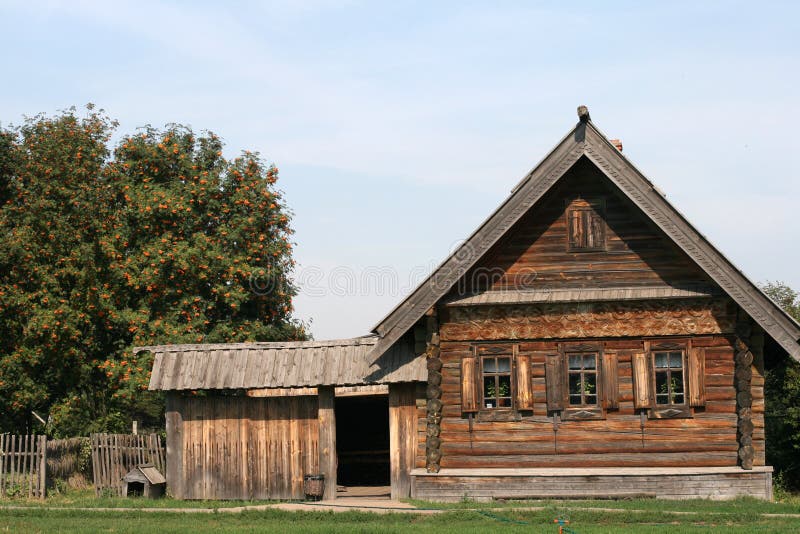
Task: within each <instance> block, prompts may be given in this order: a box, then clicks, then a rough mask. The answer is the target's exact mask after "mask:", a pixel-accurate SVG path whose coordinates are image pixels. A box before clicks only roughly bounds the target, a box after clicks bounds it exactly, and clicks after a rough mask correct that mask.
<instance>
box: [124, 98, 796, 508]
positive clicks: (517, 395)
mask: <svg viewBox="0 0 800 534" xmlns="http://www.w3.org/2000/svg"><path fill="white" fill-rule="evenodd" d="M580 116H581V119H580V121H579V122H578V124H577V125H576V126H575V127H574V128H573V129H572V130H571V131H570V132H569V133H568V134H567V135H566V136H565V137H564V138H563V139H562V140H561V141H560V142H559V143H558V145H557V146H556V147H555V148H554V149H553V150H552V151H551V152H550V153H549V154H548V155H547V156H546V157H545V158H544V159H543V160H542V162H541V163H540V164H539V165H538V166H537V167H536V168H535V169H533V170H532V171H531V172H530V173H529V174H528V175H527V176H525V178H524V179H523V180H522V181H521V182H520V183H518V184H517V185H516V186H515V187H514V189H513V190H512V193H511V195H510V196H509V197H508V198H507V199H506V200H505V201H504V202H503V203H502V204H501V206H500V207H499V208H498V209H497V210H496V211H495V212H494V213H492V214H491V215H490V216H489V218H488V219H487V220H486V221H485V222H484V223H483V224H482V225H481V226H480V227H479V228H478V229H477V230H476V231H475V232H474V233H473V234H472V235H471V236H470V237H469V239H467V240H466V241H465V242H464V244H463V245H462V246H461V247H460V248H459V249H458V250H456V251H455V252H454V253H453V254H452V255H451V256H450V257H448V258H447V259H446V260H445V261H444V262H443V263H442V265H441V266H440V267H439V268H438V269H436V270H435V271H434V272H433V273H432V274H431V276H430V277H429V278H428V279H427V280H425V281H424V282H423V283H422V284H421V285H420V286H419V287H418V288H417V289H415V290H414V291H413V292H412V293H411V294H410V295H409V296H408V297H407V298H405V299H404V300H403V301H402V302H401V303H400V304H399V305H398V306H397V307H396V308H395V309H394V310H392V311H391V313H389V315H387V316H386V317H385V318H384V319H382V320H381V321H380V322H379V323H378V324H377V325H376V326H375V328H374V329H373V332H372V335H371V336H370V337H364V338H356V339H352V340H343V341H332V342H303V343H287V344H270V343H267V344H259V343H254V344H244V345H196V346H172V347H171V346H165V347H149V348H143V349H140V350H145V349H146V350H151V351H152V352H154V353H155V355H156V358H155V364H154V370H153V376H152V381H151V384H150V387H151V388H152V389H161V390H167V391H168V401H167V402H168V408H167V434H168V446H167V463H168V472H167V480H168V482H169V484H170V486H171V487H172V488H173V492H174V493H175V495H176V496H178V497H184V498H254V497H257V498H287V497H292V498H298V497H299V496H301V493H302V477H303V475H304V474H308V473H314V472H321V473H324V474H325V475H326V477H327V478H326V482H327V484H329V486H328V488H329V491H328V493H327V494H326V497H328V498H330V497H333V496H334V495H335V492H334V488H335V484H336V483H337V480H338V481H339V482H342V481H343V480H345V479H346V478H347V477H353V476H355V474H356V473H358V471H359V469H358V468H357V467H355V466H354V465H353V464H349V465H350V467H351V469H350V470H349V471H348V472H346V473H345V472H344V471H342V470H341V469H340V470H339V472H338V473H337V469H336V464H337V459H338V463H339V465H340V466H342V465H348V462H349V461H351V460H352V459H353V458H360V459H370V458H371V459H373V460H375V461H376V462H377V461H378V458H379V457H380V454H382V452H381V451H384V450H386V449H384V447H388V450H387V454H388V457H389V458H388V468H387V469H388V471H390V476H389V477H388V478H390V483H391V494H392V496H393V497H395V498H398V497H406V496H409V495H411V496H414V497H418V498H424V499H433V500H457V499H461V498H463V497H464V496H468V497H471V498H475V499H491V498H514V497H517V498H521V497H572V496H611V495H616V496H626V495H653V496H657V497H664V498H680V497H693V496H697V497H713V498H729V497H734V496H737V495H752V496H756V497H762V498H771V491H772V490H771V472H772V469H771V468H770V467H769V466H767V465H766V463H765V456H764V453H765V448H764V440H765V436H764V410H765V406H764V362H765V359H766V358H770V357H777V356H779V355H780V353H788V354H789V355H790V356H791V357H793V358H795V359H800V343H798V341H799V340H800V325H798V324H797V323H796V322H795V321H794V320H793V319H792V318H791V317H789V316H788V315H787V314H785V313H784V312H783V311H782V310H781V309H780V308H779V307H778V306H777V305H776V304H775V303H774V302H773V301H771V300H770V299H769V298H768V297H767V296H765V295H764V294H763V293H762V292H761V291H760V290H759V289H758V288H757V287H756V286H755V285H754V284H753V283H752V282H751V281H750V280H748V279H747V278H746V277H745V276H744V275H743V274H742V273H741V271H739V270H738V269H737V268H736V267H734V266H733V265H732V264H731V263H730V261H728V260H727V259H726V258H725V257H724V256H723V255H722V254H721V253H720V252H719V251H718V250H717V249H716V248H715V247H714V246H713V245H712V244H711V243H709V242H708V240H706V238H705V237H704V236H703V235H702V234H700V233H699V232H698V231H697V230H696V229H695V228H694V227H693V226H692V225H691V224H690V223H689V222H688V221H687V220H686V219H685V218H684V217H683V216H682V215H681V214H680V213H679V212H678V211H677V210H676V209H675V208H674V207H673V206H672V205H671V204H670V203H669V202H668V201H667V199H666V197H665V196H664V194H663V193H661V192H660V191H659V190H658V189H656V187H655V186H654V185H653V184H652V183H651V182H650V181H649V180H648V179H647V178H645V177H644V175H643V174H642V173H641V172H640V171H639V170H637V169H636V168H635V167H634V166H633V164H632V163H631V162H630V161H629V160H628V159H627V158H626V157H625V156H624V155H623V154H622V152H621V150H620V149H619V148H618V147H617V146H615V145H614V144H612V143H611V142H609V141H608V139H607V138H606V137H605V136H604V135H603V134H602V133H601V132H600V131H599V130H598V129H597V127H596V126H595V125H594V124H593V123H592V122H591V120H590V119H589V117H588V112H584V113H581V114H580ZM731 216H737V215H736V214H732V215H731ZM345 388H347V389H345ZM191 391H201V392H202V393H201V394H199V395H194V394H192V393H190V392H191ZM367 393H372V395H367ZM354 394H355V395H356V396H351V397H346V396H345V395H354ZM379 398H382V400H380V401H378V399H379ZM346 399H350V400H349V401H346ZM381 414H383V415H381ZM342 421H347V422H348V424H349V425H350V426H349V427H348V426H346V425H339V424H337V422H342ZM387 429H388V431H387ZM344 443H347V446H346V447H344V446H343V445H342V444H344ZM387 444H388V445H387ZM223 459H224V461H223ZM375 465H377V463H376V464H375ZM365 471H370V470H369V469H366V470H365ZM372 471H376V470H372ZM337 477H338V479H337ZM356 478H357V477H356Z"/></svg>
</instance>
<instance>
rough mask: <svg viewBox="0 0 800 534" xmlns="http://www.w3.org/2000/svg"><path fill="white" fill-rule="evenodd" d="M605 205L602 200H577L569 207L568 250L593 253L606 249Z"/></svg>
mask: <svg viewBox="0 0 800 534" xmlns="http://www.w3.org/2000/svg"><path fill="white" fill-rule="evenodd" d="M604 211H605V203H604V202H603V201H602V200H595V201H586V200H581V199H578V200H575V201H573V202H571V203H570V204H569V206H568V207H567V236H568V246H567V248H568V250H569V251H571V252H591V251H599V250H605V249H606V231H605V223H604V222H603V212H604Z"/></svg>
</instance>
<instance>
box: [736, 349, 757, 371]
mask: <svg viewBox="0 0 800 534" xmlns="http://www.w3.org/2000/svg"><path fill="white" fill-rule="evenodd" d="M735 361H736V363H737V364H738V365H741V366H743V367H749V366H750V364H752V363H753V353H752V352H750V350H748V349H745V350H741V351H739V352H738V353H736V359H735Z"/></svg>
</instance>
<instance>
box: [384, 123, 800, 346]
mask: <svg viewBox="0 0 800 534" xmlns="http://www.w3.org/2000/svg"><path fill="white" fill-rule="evenodd" d="M581 157H586V158H587V159H588V160H589V161H591V162H592V163H593V164H594V165H595V166H597V168H598V169H600V170H601V171H602V173H603V174H604V175H605V176H606V177H607V178H608V179H609V180H610V181H611V182H612V183H613V184H614V185H616V186H617V188H618V189H619V190H620V191H621V192H622V194H623V195H625V196H626V197H627V198H628V199H630V200H631V201H632V202H633V204H634V205H635V206H636V207H638V208H639V209H640V210H641V211H642V212H643V213H644V214H645V215H646V216H647V217H648V218H649V219H650V220H651V221H652V222H653V223H654V224H655V225H656V226H657V227H658V228H659V229H660V230H661V231H663V232H664V234H666V235H667V236H668V237H669V238H670V239H671V240H672V241H673V242H674V243H675V244H677V245H678V247H679V248H680V249H681V250H683V252H685V253H686V254H687V255H688V256H689V257H690V258H691V259H692V260H693V261H694V262H695V263H697V265H699V266H700V268H701V269H703V271H705V273H706V274H707V275H708V276H709V277H710V278H711V279H712V280H713V281H714V282H715V283H716V284H718V285H719V287H720V288H722V290H723V291H725V292H726V293H727V294H728V295H729V296H730V297H731V298H732V299H733V300H734V301H735V302H736V303H737V304H738V305H739V306H740V307H741V308H742V309H743V310H744V311H745V312H747V313H748V314H749V315H750V316H751V317H752V318H753V319H754V320H755V321H756V322H757V323H758V324H759V325H761V327H762V328H763V329H764V330H765V331H766V332H767V334H769V335H770V336H771V337H772V338H773V339H774V340H775V341H776V342H777V343H778V344H779V345H780V346H781V347H783V348H784V349H785V350H786V351H787V352H788V353H789V355H791V356H792V357H793V358H794V359H795V360H798V361H800V325H799V324H798V323H797V322H796V321H795V320H794V319H792V318H791V317H790V316H789V315H787V314H786V312H784V311H783V310H782V309H781V308H780V306H778V305H777V304H775V302H773V301H772V300H771V299H770V298H769V297H767V296H766V295H765V294H764V293H763V292H762V291H761V290H760V289H759V288H758V287H757V286H756V285H755V284H754V283H753V282H751V281H750V280H748V279H747V277H746V276H745V275H744V274H743V273H742V272H741V271H740V270H739V269H738V268H736V267H735V266H734V265H733V264H732V263H731V262H730V261H729V260H728V259H727V258H726V257H725V256H724V255H723V254H722V253H721V252H720V251H719V250H717V249H716V247H714V245H712V244H711V243H710V242H709V241H708V239H706V238H705V237H704V236H703V235H702V234H701V233H700V232H698V231H697V230H696V229H695V228H694V227H693V226H692V225H691V224H690V223H689V221H687V220H686V218H685V217H684V216H683V215H682V214H681V213H680V212H679V211H678V210H677V209H675V207H674V206H672V204H670V203H669V202H668V201H667V199H666V198H665V197H664V195H663V193H661V192H660V191H659V190H658V189H657V188H656V187H655V185H653V183H652V182H651V181H650V180H648V179H647V178H646V177H645V176H644V175H643V174H642V173H641V172H639V170H638V169H637V168H636V167H635V166H634V165H633V164H632V163H631V162H630V161H629V160H628V159H627V158H626V157H625V156H624V155H623V154H622V152H620V151H619V150H617V148H616V147H614V145H612V144H611V143H610V142H609V141H608V139H607V137H606V136H605V135H603V133H601V132H600V130H598V129H597V127H596V126H595V125H594V124H593V123H592V122H591V120H589V119H588V114H586V115H585V118H582V120H581V121H580V122H578V124H577V125H576V126H575V127H574V128H573V129H572V130H571V131H570V132H569V133H568V134H567V135H566V136H565V137H564V138H563V139H562V140H561V141H560V142H559V143H558V145H556V147H555V148H554V149H553V150H552V151H551V152H550V153H549V154H548V155H547V156H546V157H545V158H544V159H543V160H542V161H541V162H540V163H539V164H538V165H537V166H536V167H535V168H534V169H533V170H532V171H531V172H529V173H528V175H527V176H525V178H523V179H522V181H521V182H520V183H519V184H517V186H516V187H514V189H513V190H512V192H511V195H510V196H509V197H508V198H507V199H506V200H505V201H504V202H503V203H502V204H501V205H500V207H499V208H497V210H495V212H494V213H492V214H491V215H490V216H489V218H488V219H486V220H485V221H484V222H483V223H482V224H481V225H480V226H479V227H478V229H477V230H476V231H475V232H474V233H473V234H472V235H471V236H470V237H469V239H467V240H466V241H465V242H464V243H463V244H462V245H461V246H460V247H459V248H458V249H457V250H456V251H455V252H453V254H451V255H450V257H448V258H447V259H446V260H445V261H444V262H443V263H442V264H441V265H440V266H439V267H438V268H437V269H436V270H435V271H434V272H433V273H431V275H430V276H429V277H428V278H427V279H425V281H423V282H422V283H421V284H420V285H419V286H418V287H417V288H416V289H415V290H414V291H413V292H412V293H411V294H410V295H409V296H407V297H406V298H405V299H404V300H403V301H402V302H401V303H400V304H398V305H397V307H395V308H394V310H392V311H391V312H390V313H389V315H387V316H386V317H385V318H384V319H383V320H381V322H380V323H378V324H377V325H375V327H374V328H373V332H375V333H376V334H378V336H380V340H379V341H378V343H377V344H376V345H375V347H374V348H373V349H372V352H371V356H372V357H379V356H380V355H381V354H382V353H383V352H384V351H386V350H388V349H389V348H390V347H391V346H392V345H393V344H394V343H395V342H396V341H397V340H399V339H400V337H401V336H402V335H403V334H405V333H406V332H407V331H408V330H409V329H410V328H412V327H413V326H414V324H415V323H416V322H417V321H418V320H419V319H420V318H421V317H422V316H423V315H424V314H425V312H426V311H427V310H429V309H430V308H431V307H433V306H434V305H436V303H437V302H438V301H439V300H440V299H441V298H442V297H444V296H445V295H446V294H447V292H448V291H449V290H450V289H451V288H452V287H453V286H454V285H455V284H456V283H457V282H458V280H459V279H461V277H462V276H464V275H465V274H466V273H467V271H468V270H469V269H470V268H472V267H473V266H474V265H475V264H476V263H477V262H478V260H480V259H481V258H482V257H483V256H484V255H485V254H486V253H487V252H488V251H489V250H490V249H491V247H492V246H493V245H494V244H495V243H497V242H498V241H499V240H500V239H501V238H502V237H503V236H504V235H505V234H506V232H508V231H509V230H510V229H511V227H512V226H513V225H514V224H515V223H516V222H517V221H519V220H520V218H521V217H522V216H523V215H524V214H525V213H527V212H528V211H529V210H530V209H531V208H532V207H533V206H534V205H535V204H536V203H537V202H538V201H539V200H540V199H541V198H542V196H543V195H544V194H545V193H546V192H547V191H548V190H550V188H551V187H552V186H553V185H554V184H555V183H556V182H558V181H559V179H560V178H561V177H562V176H563V175H564V174H565V173H566V172H567V171H568V170H569V169H570V168H571V167H572V166H573V165H574V164H575V163H576V162H577V161H578V160H579V159H580V158H581Z"/></svg>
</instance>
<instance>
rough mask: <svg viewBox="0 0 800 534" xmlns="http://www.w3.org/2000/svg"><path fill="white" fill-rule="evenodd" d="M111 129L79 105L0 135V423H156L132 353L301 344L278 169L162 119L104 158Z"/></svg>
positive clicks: (73, 431) (57, 431) (5, 426)
mask: <svg viewBox="0 0 800 534" xmlns="http://www.w3.org/2000/svg"><path fill="white" fill-rule="evenodd" d="M115 128H116V123H114V122H113V121H111V120H109V119H108V117H107V116H105V115H104V114H103V113H102V112H95V111H94V110H92V108H91V106H90V107H89V112H88V114H87V115H86V116H85V117H83V118H79V117H78V116H77V115H76V113H75V110H69V111H67V112H64V113H61V114H60V115H57V116H55V117H46V116H37V117H33V118H31V119H28V120H26V122H25V123H24V125H23V126H21V127H19V128H13V129H8V130H5V131H3V132H0V180H2V181H0V195H2V196H0V199H2V201H3V205H2V206H1V207H0V233H2V235H3V239H2V242H0V332H2V336H0V404H2V405H4V406H6V407H7V408H6V410H5V411H4V412H3V413H0V429H2V430H7V431H9V430H10V431H17V432H19V431H24V430H25V429H26V428H27V427H30V426H31V425H34V424H36V423H35V422H34V420H33V418H32V417H31V411H32V410H34V411H36V412H37V413H39V414H41V415H43V416H46V415H49V416H50V417H51V423H50V425H49V428H48V429H47V430H48V431H49V432H50V433H51V434H53V435H58V436H60V435H77V434H85V433H87V432H91V431H97V430H108V431H120V430H124V429H126V428H128V427H129V425H130V421H131V419H138V420H140V421H144V422H145V423H149V424H151V425H161V424H162V422H161V413H162V410H163V403H162V401H161V399H160V397H159V396H158V395H154V394H152V393H150V392H147V391H146V387H147V383H148V381H149V374H150V367H151V365H152V361H151V356H150V355H149V353H141V354H140V355H139V356H137V357H135V356H133V354H132V351H131V349H132V347H134V346H141V345H154V344H163V343H200V342H233V341H246V340H259V341H272V340H286V339H303V338H305V331H304V328H303V325H302V324H301V323H299V322H297V321H295V320H293V319H292V316H291V312H292V304H291V299H292V297H293V295H294V294H295V292H296V291H295V288H294V286H293V285H292V283H291V280H290V275H291V271H292V268H293V265H294V263H293V261H292V259H291V250H292V247H291V243H290V241H289V239H290V236H291V233H292V230H291V228H290V225H289V222H290V216H289V212H288V211H287V208H286V206H285V204H284V202H283V200H282V198H281V194H280V192H279V191H278V190H277V189H276V188H275V182H276V180H277V177H278V172H277V169H276V168H275V167H274V166H269V165H266V164H264V163H263V161H262V160H261V159H260V158H259V157H258V155H257V154H254V153H245V154H243V155H242V156H241V157H238V158H236V159H234V160H232V161H229V160H226V159H225V158H224V157H223V156H222V142H221V141H220V139H219V138H218V137H217V136H215V135H214V134H210V133H209V134H205V135H201V136H196V135H195V134H194V133H193V132H192V131H191V130H190V129H189V128H186V127H182V126H175V125H172V126H169V127H167V128H166V129H165V130H163V131H162V130H157V129H154V128H149V127H148V128H145V129H143V130H142V131H141V133H137V134H135V135H129V136H124V137H123V138H122V140H121V141H120V142H119V144H118V145H117V147H116V149H115V150H114V151H113V152H112V151H111V150H110V149H109V148H108V143H109V139H110V137H111V135H112V133H113V132H114V129H115ZM37 430H39V431H41V429H38V428H37Z"/></svg>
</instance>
